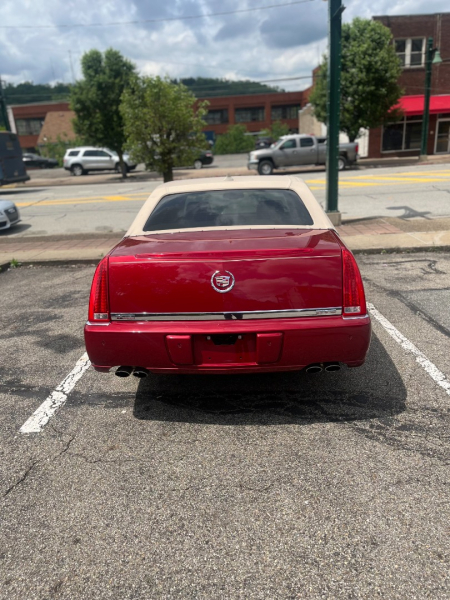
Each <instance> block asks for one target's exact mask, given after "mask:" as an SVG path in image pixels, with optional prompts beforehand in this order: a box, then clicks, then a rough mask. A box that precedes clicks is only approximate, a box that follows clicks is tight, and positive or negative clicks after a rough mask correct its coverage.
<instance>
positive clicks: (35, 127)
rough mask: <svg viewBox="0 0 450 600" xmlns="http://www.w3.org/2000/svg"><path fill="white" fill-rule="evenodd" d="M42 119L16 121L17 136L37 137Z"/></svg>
mask: <svg viewBox="0 0 450 600" xmlns="http://www.w3.org/2000/svg"><path fill="white" fill-rule="evenodd" d="M43 124H44V121H43V119H16V127H17V133H18V134H19V135H39V134H40V133H41V129H42V125H43Z"/></svg>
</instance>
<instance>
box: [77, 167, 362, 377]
mask: <svg viewBox="0 0 450 600" xmlns="http://www.w3.org/2000/svg"><path fill="white" fill-rule="evenodd" d="M370 332H371V328H370V319H369V316H368V314H367V309H366V300H365V295H364V287H363V283H362V280H361V275H360V272H359V269H358V266H357V264H356V261H355V259H354V257H353V255H352V253H351V252H350V250H349V249H348V248H347V247H346V246H345V244H344V243H343V241H342V240H341V239H340V237H339V235H338V234H337V232H336V230H335V228H334V227H333V225H332V224H331V222H330V220H329V219H328V217H327V216H326V214H325V213H324V212H323V210H322V208H321V207H320V205H319V204H318V203H317V201H316V199H315V198H314V196H313V194H312V192H311V191H310V190H309V188H308V187H307V186H306V184H305V183H304V182H303V181H302V180H301V179H300V178H299V177H295V176H273V177H263V178H262V177H226V178H208V179H206V178H205V179H191V180H184V181H174V182H171V183H165V184H163V185H161V186H159V187H158V188H156V189H155V190H154V192H153V193H152V194H151V195H150V197H149V199H148V200H147V202H146V203H145V204H144V206H143V207H142V209H141V210H140V212H139V214H138V215H137V217H136V219H135V220H134V222H133V224H132V225H131V227H130V229H129V230H128V232H127V234H126V235H125V237H124V238H123V239H122V241H121V242H119V243H118V244H117V246H115V247H114V248H113V249H112V250H111V251H110V252H109V254H108V255H107V256H105V258H103V259H102V260H101V262H100V264H99V265H98V267H97V270H96V272H95V275H94V279H93V282H92V289H91V296H90V302H89V320H88V322H87V323H86V326H85V340H86V349H87V352H88V355H89V358H90V360H91V362H92V365H93V366H94V368H95V369H96V370H97V371H101V372H109V371H111V370H115V372H116V375H119V376H122V377H126V376H128V375H130V374H131V373H133V374H134V375H135V376H136V377H145V376H146V375H147V374H148V373H258V372H263V371H292V370H300V369H306V370H307V371H309V372H314V371H316V372H318V371H321V370H322V369H324V370H327V371H337V370H339V369H340V367H341V365H343V364H344V365H347V366H349V367H359V366H360V365H362V364H363V363H364V360H365V357H366V353H367V350H368V347H369V342H370Z"/></svg>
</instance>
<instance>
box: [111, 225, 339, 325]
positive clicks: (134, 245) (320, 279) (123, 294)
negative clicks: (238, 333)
mask: <svg viewBox="0 0 450 600" xmlns="http://www.w3.org/2000/svg"><path fill="white" fill-rule="evenodd" d="M109 295H110V306H111V313H112V314H113V315H121V318H125V319H126V316H127V315H131V314H132V315H134V318H138V317H139V315H143V314H144V313H146V314H151V315H162V318H167V319H168V320H170V318H172V317H175V315H181V317H182V315H183V313H196V314H199V315H201V314H203V315H211V318H214V313H231V314H233V313H236V314H237V313H242V312H244V313H246V312H247V313H255V311H256V312H257V311H260V312H261V313H264V312H267V311H275V312H278V313H281V311H307V310H311V309H314V310H317V309H329V308H336V307H341V306H342V257H341V246H340V243H339V241H338V238H337V236H336V234H335V233H334V232H332V231H329V230H317V229H286V230H285V229H273V230H268V229H264V230H258V229H255V230H232V231H230V230H228V231H224V230H220V231H208V232H194V233H192V232H183V233H176V234H158V235H146V236H139V237H132V238H125V239H124V240H122V242H121V243H120V244H118V245H117V246H116V247H115V248H114V250H113V251H112V252H111V254H110V258H109ZM318 314H326V312H322V313H320V312H319V313H318ZM256 316H257V315H256ZM267 316H270V315H267ZM279 316H282V315H281V314H280V315H279ZM287 316H290V315H287Z"/></svg>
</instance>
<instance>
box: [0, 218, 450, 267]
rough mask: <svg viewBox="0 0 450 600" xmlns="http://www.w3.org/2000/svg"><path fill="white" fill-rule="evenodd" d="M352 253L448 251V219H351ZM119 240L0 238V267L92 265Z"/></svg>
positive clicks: (342, 230) (111, 236) (346, 230)
mask: <svg viewBox="0 0 450 600" xmlns="http://www.w3.org/2000/svg"><path fill="white" fill-rule="evenodd" d="M337 230H338V232H339V234H340V235H341V237H342V238H343V240H344V241H345V243H346V244H347V245H348V247H349V248H350V249H351V250H352V251H353V252H355V253H378V252H396V251H399V252H400V251H405V252H406V251H409V252H411V251H420V250H444V249H445V250H450V218H443V219H425V218H417V219H408V220H404V219H399V218H394V217H389V218H384V219H353V220H349V221H347V222H344V224H343V225H341V226H340V227H338V228H337ZM120 239H121V235H120V234H117V233H108V234H72V235H64V236H42V237H31V236H30V237H21V238H19V237H13V236H11V237H6V236H2V237H0V266H1V265H8V264H9V263H10V262H11V261H13V262H14V264H15V263H16V262H17V263H22V264H30V263H31V264H33V263H34V264H37V263H42V262H69V263H70V262H80V261H83V262H92V263H96V262H98V261H99V260H100V258H102V257H103V256H105V255H106V254H107V253H108V252H109V250H110V249H111V248H112V247H113V246H114V245H115V244H116V243H117V242H118V241H119V240H120Z"/></svg>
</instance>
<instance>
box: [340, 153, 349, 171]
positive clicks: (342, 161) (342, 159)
mask: <svg viewBox="0 0 450 600" xmlns="http://www.w3.org/2000/svg"><path fill="white" fill-rule="evenodd" d="M347 164H348V161H347V159H346V158H345V156H342V155H341V156H340V157H339V158H338V171H343V170H344V169H346V168H347Z"/></svg>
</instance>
